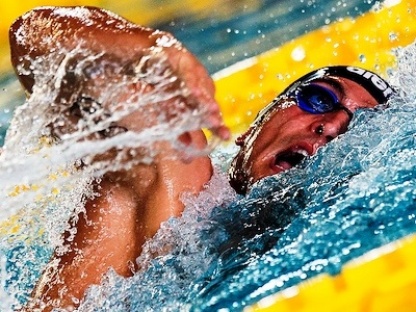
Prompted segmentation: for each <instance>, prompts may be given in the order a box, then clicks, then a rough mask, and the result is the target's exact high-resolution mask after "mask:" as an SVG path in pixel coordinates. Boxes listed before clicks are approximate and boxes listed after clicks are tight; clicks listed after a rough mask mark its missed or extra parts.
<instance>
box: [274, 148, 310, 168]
mask: <svg viewBox="0 0 416 312" xmlns="http://www.w3.org/2000/svg"><path fill="white" fill-rule="evenodd" d="M308 156H309V153H308V152H307V151H306V150H305V149H302V148H293V149H290V150H286V151H283V152H281V153H279V154H277V155H276V158H275V160H274V166H275V167H277V168H279V169H280V170H279V171H284V170H288V169H290V168H293V167H295V166H297V165H299V164H300V163H301V162H302V160H304V159H305V158H306V157H308Z"/></svg>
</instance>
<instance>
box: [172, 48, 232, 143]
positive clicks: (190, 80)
mask: <svg viewBox="0 0 416 312" xmlns="http://www.w3.org/2000/svg"><path fill="white" fill-rule="evenodd" d="M178 53H180V55H179V58H178V64H177V67H176V68H177V73H178V75H179V77H181V79H182V80H183V81H184V82H185V84H186V86H187V88H188V90H189V92H190V97H191V98H192V100H191V101H192V102H195V103H198V105H199V106H200V107H199V108H200V109H201V110H202V111H203V112H204V114H205V116H204V118H205V121H206V123H207V124H208V127H209V130H210V131H211V132H212V133H213V134H214V135H215V136H217V137H218V138H220V139H221V140H228V139H229V138H230V136H231V134H230V130H229V129H228V127H227V126H226V125H225V124H224V121H223V118H222V115H221V112H220V107H219V105H218V102H217V101H216V100H215V97H214V95H215V86H214V82H213V80H212V78H211V77H210V75H209V73H208V71H207V70H206V69H205V67H204V66H203V65H202V64H201V63H200V62H199V61H198V60H197V59H196V58H195V56H193V55H192V54H191V53H190V52H188V51H186V50H181V51H178Z"/></svg>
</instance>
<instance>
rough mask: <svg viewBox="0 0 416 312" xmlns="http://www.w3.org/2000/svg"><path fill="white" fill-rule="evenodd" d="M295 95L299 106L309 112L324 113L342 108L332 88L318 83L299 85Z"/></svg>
mask: <svg viewBox="0 0 416 312" xmlns="http://www.w3.org/2000/svg"><path fill="white" fill-rule="evenodd" d="M295 96H296V100H297V104H298V106H299V108H300V109H302V110H303V111H305V112H308V113H311V114H325V113H329V112H333V111H336V110H339V109H342V108H343V107H342V105H341V103H340V102H339V101H338V97H337V96H336V94H335V93H334V92H333V91H332V90H330V89H328V88H325V87H323V86H321V85H318V84H308V85H304V86H299V87H298V88H297V90H296V91H295Z"/></svg>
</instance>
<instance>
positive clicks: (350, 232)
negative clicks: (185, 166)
mask: <svg viewBox="0 0 416 312" xmlns="http://www.w3.org/2000/svg"><path fill="white" fill-rule="evenodd" d="M401 60H402V61H401V62H402V63H401V65H400V67H399V70H398V72H397V73H396V75H395V78H393V80H394V81H396V82H398V83H400V84H401V85H402V86H405V87H403V88H400V87H397V88H398V90H399V91H400V96H397V97H396V98H394V99H393V100H392V101H391V103H390V105H389V107H387V108H385V107H383V108H376V109H374V110H365V111H364V110H363V111H360V112H358V113H357V114H356V115H355V117H354V120H353V121H352V123H351V125H350V130H349V131H348V132H347V133H346V134H344V135H342V136H341V137H339V138H338V139H337V140H335V141H333V142H331V143H330V144H328V145H327V146H325V147H324V148H322V149H321V150H320V151H319V152H318V153H317V154H316V155H315V156H314V157H312V158H311V159H308V160H306V161H305V162H304V163H303V164H301V165H300V166H299V167H298V168H295V169H293V170H290V171H288V172H286V173H284V174H282V175H279V176H276V177H270V178H267V179H265V180H263V181H262V182H260V183H258V184H257V185H256V186H255V187H254V188H253V190H252V191H251V193H250V194H249V195H248V196H247V197H236V196H235V195H233V194H232V193H230V192H229V190H227V187H226V178H224V177H223V176H221V174H219V177H217V178H216V179H217V180H218V181H217V180H215V179H214V184H217V185H214V186H211V187H210V188H209V189H208V190H207V192H206V193H205V194H203V195H201V198H197V199H194V200H193V201H191V202H190V204H189V205H188V208H187V210H186V211H185V213H184V217H183V218H181V219H171V220H170V221H169V222H167V223H166V224H165V225H164V228H163V229H162V231H161V233H160V235H159V237H156V239H155V241H154V242H153V243H151V244H154V246H153V245H151V246H150V247H149V248H150V249H149V250H152V248H154V249H153V250H157V246H161V245H158V242H162V241H165V242H166V241H167V244H168V245H170V246H171V248H172V249H171V251H170V252H169V253H168V254H166V255H164V256H160V257H159V258H157V259H154V260H149V261H150V262H149V267H148V269H147V270H144V271H142V272H139V273H138V274H137V275H136V276H135V277H133V278H131V279H128V280H125V279H121V278H118V277H117V276H116V275H115V274H109V276H108V280H107V283H105V284H104V285H102V286H100V287H95V288H93V289H92V290H91V293H90V295H89V296H88V297H87V300H86V302H85V303H84V305H83V306H82V308H81V311H88V310H89V309H94V311H110V310H111V311H125V310H126V309H127V310H131V311H162V310H163V309H165V310H166V311H179V310H181V311H182V310H185V311H219V310H221V311H240V310H242V309H243V308H244V307H245V306H247V305H250V304H252V303H255V302H257V301H258V300H259V299H261V298H264V297H265V296H267V295H269V294H272V293H275V292H277V291H279V290H282V289H285V288H287V287H290V286H293V285H296V284H298V283H299V282H302V281H304V280H306V279H308V278H310V277H313V276H316V275H318V274H320V273H323V272H325V273H329V274H333V275H335V274H337V273H339V272H340V270H341V269H342V266H343V265H344V264H345V263H346V262H348V261H349V260H352V259H354V258H356V257H358V256H361V255H363V254H365V253H366V252H368V251H370V250H372V249H374V248H377V247H380V246H383V245H385V244H387V243H389V242H393V241H395V240H397V239H399V238H402V237H405V236H406V235H409V234H411V233H415V232H416V213H415V208H416V179H415V178H416V148H415V147H416V124H415V122H414V121H415V120H416V101H415V99H416V92H415V91H414V90H413V88H412V85H414V82H415V79H414V78H413V77H412V73H413V70H414V69H413V67H414V65H412V64H416V47H415V46H411V47H409V48H408V50H407V51H406V53H405V55H404V56H403V57H402V58H401ZM223 156H224V155H223ZM217 157H220V156H217ZM224 157H225V158H228V156H227V155H225V156H224ZM220 162H221V161H220ZM215 191H216V192H218V193H214V192H215ZM221 198H222V199H223V200H222V201H221ZM204 205H205V208H206V207H212V209H211V208H208V209H206V210H203V209H202V210H200V208H201V206H204ZM103 294H104V297H106V298H107V300H104V301H103V300H101V298H102V296H103ZM97 298H100V302H99V303H98V302H97Z"/></svg>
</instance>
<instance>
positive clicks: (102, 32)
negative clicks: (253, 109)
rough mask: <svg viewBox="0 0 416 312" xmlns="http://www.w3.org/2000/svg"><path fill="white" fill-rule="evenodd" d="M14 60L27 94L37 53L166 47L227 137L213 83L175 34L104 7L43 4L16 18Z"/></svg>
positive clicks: (131, 53)
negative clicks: (44, 5)
mask: <svg viewBox="0 0 416 312" xmlns="http://www.w3.org/2000/svg"><path fill="white" fill-rule="evenodd" d="M9 38H10V47H11V60H12V64H13V66H14V68H15V71H16V73H17V75H18V77H19V79H20V81H21V83H22V85H23V86H24V88H25V89H26V91H27V92H28V93H31V91H32V88H33V85H34V79H35V78H34V75H33V73H31V74H30V75H27V72H28V71H29V72H30V68H31V66H30V65H31V62H32V59H33V58H34V57H38V56H47V55H48V54H50V53H51V52H54V51H55V52H56V51H61V50H65V49H67V50H68V49H69V50H72V49H74V48H76V47H81V48H87V49H89V51H96V52H99V53H101V52H102V53H108V54H112V55H115V56H118V57H122V58H123V59H126V60H128V59H135V58H137V57H138V56H139V55H141V54H143V53H144V52H145V50H146V49H154V48H159V49H162V50H163V51H164V52H165V53H166V55H167V57H168V61H169V63H170V65H171V67H172V69H173V71H174V72H175V73H176V74H177V76H178V77H180V78H181V80H182V81H183V82H184V83H185V85H186V86H187V88H188V89H189V91H190V96H191V97H193V98H194V101H195V102H196V103H200V104H201V105H203V106H204V107H205V109H206V121H207V123H208V125H209V128H210V129H211V130H212V131H213V133H214V134H216V135H218V136H219V137H220V138H222V139H228V138H229V136H230V133H229V130H228V128H227V127H225V126H224V125H223V121H222V117H221V114H220V110H219V106H218V103H217V102H216V100H215V98H214V92H215V88H214V83H213V81H212V79H211V77H210V76H209V74H208V72H207V70H206V69H205V67H204V66H203V65H202V64H201V63H200V62H199V61H198V60H197V59H196V57H195V56H194V55H193V54H192V53H190V52H189V51H188V50H187V49H186V48H184V47H183V46H182V45H181V43H180V42H179V41H177V40H176V39H175V38H174V37H173V36H172V35H171V34H169V33H167V32H164V31H160V30H152V29H150V28H146V27H142V26H139V25H136V24H134V23H131V22H129V21H127V20H125V19H123V18H121V17H118V16H116V15H115V14H112V13H111V12H108V11H106V10H102V9H99V8H94V7H65V8H52V7H44V8H39V9H35V10H32V11H30V12H28V13H26V14H25V15H23V16H21V17H20V18H18V19H17V20H16V21H15V22H14V23H13V25H12V26H11V28H10V31H9Z"/></svg>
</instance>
